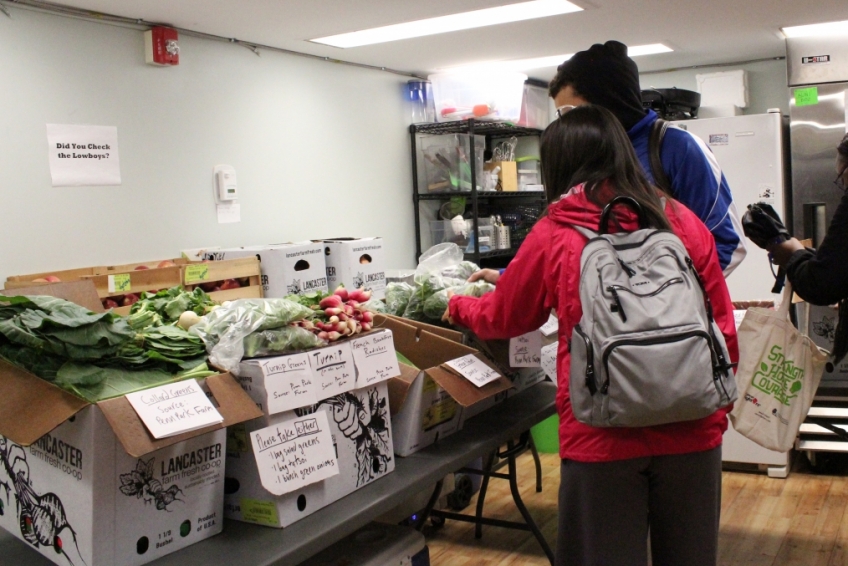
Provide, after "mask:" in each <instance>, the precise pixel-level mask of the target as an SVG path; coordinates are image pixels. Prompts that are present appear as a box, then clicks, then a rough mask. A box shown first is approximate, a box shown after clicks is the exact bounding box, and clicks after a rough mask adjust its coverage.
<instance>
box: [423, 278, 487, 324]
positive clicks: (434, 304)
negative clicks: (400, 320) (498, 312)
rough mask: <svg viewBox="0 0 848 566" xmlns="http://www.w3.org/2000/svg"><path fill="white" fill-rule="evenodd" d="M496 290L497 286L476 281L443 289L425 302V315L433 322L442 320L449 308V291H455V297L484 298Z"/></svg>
mask: <svg viewBox="0 0 848 566" xmlns="http://www.w3.org/2000/svg"><path fill="white" fill-rule="evenodd" d="M494 290H495V286H494V285H492V284H491V283H487V282H486V281H475V282H474V283H466V284H465V285H459V286H456V287H449V288H447V289H442V290H441V291H438V292H437V293H434V294H433V295H431V296H430V297H429V298H428V299H427V300H426V301H424V315H425V316H426V317H427V318H431V319H433V320H441V319H442V315H444V314H445V311H446V310H447V308H448V291H453V294H454V295H464V296H469V297H482V296H483V295H485V294H486V293H491V292H492V291H494Z"/></svg>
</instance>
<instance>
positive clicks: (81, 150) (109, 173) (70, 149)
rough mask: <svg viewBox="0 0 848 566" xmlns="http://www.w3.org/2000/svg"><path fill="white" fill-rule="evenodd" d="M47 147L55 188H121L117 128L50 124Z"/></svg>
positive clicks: (48, 126)
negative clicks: (119, 186) (83, 186)
mask: <svg viewBox="0 0 848 566" xmlns="http://www.w3.org/2000/svg"><path fill="white" fill-rule="evenodd" d="M47 146H48V160H49V162H50V177H51V179H52V180H53V186H54V187H79V186H82V185H88V186H115V185H120V184H121V164H120V161H119V159H118V128H116V127H114V126H75V125H65V124H47Z"/></svg>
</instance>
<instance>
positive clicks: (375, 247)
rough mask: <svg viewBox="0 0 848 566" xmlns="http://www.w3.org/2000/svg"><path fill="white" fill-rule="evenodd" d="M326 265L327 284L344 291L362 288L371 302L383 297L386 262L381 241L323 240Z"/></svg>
mask: <svg viewBox="0 0 848 566" xmlns="http://www.w3.org/2000/svg"><path fill="white" fill-rule="evenodd" d="M322 244H323V245H324V261H325V262H326V264H327V284H328V285H329V287H330V289H331V290H334V289H335V288H336V287H338V286H339V285H344V286H345V288H347V289H359V288H361V287H362V288H365V289H366V290H370V291H371V292H372V295H371V297H372V298H374V299H383V298H385V296H386V262H385V256H384V254H383V239H382V238H332V239H329V240H322Z"/></svg>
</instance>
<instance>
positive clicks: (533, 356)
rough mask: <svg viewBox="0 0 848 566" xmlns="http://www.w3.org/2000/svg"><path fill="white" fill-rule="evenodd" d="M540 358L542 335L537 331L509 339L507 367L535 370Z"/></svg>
mask: <svg viewBox="0 0 848 566" xmlns="http://www.w3.org/2000/svg"><path fill="white" fill-rule="evenodd" d="M541 357H542V333H541V332H539V331H538V330H534V331H532V332H528V333H527V334H522V335H521V336H517V337H515V338H510V339H509V365H510V367H514V368H537V367H539V365H540V363H541Z"/></svg>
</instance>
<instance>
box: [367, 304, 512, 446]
mask: <svg viewBox="0 0 848 566" xmlns="http://www.w3.org/2000/svg"><path fill="white" fill-rule="evenodd" d="M374 320H375V328H389V329H391V331H392V333H393V334H394V341H395V349H396V350H397V351H398V352H400V353H401V354H402V355H404V356H405V357H406V358H407V359H409V361H411V362H412V363H413V364H415V366H416V367H410V366H408V365H406V364H400V366H401V375H400V377H397V378H394V379H390V380H389V402H390V406H391V410H392V434H393V436H394V442H395V453H396V454H397V455H399V456H408V455H410V454H413V453H415V452H417V451H418V450H421V449H422V448H424V447H426V446H429V445H431V444H433V443H434V442H436V441H437V440H438V439H439V438H443V437H445V436H448V435H449V434H453V433H454V432H456V431H457V430H460V428H461V425H462V418H463V417H462V415H463V411H464V410H467V408H468V407H472V406H474V405H475V404H477V403H481V402H487V400H488V399H490V398H493V397H495V396H497V395H499V394H505V392H506V390H507V389H509V387H510V382H509V380H507V379H506V378H505V377H503V376H501V377H499V378H498V379H497V380H495V381H493V382H491V383H488V384H486V385H484V386H483V387H477V386H475V385H474V384H472V383H471V382H470V381H468V380H467V379H465V378H464V377H460V376H459V375H457V374H455V373H454V372H453V371H451V370H448V369H447V368H446V367H444V366H443V365H442V364H444V363H445V362H448V361H450V360H454V359H456V358H461V357H463V356H466V355H469V354H474V355H477V356H478V357H479V355H478V352H477V351H476V350H474V349H473V348H469V347H468V346H464V345H462V344H461V337H462V335H461V334H460V333H458V332H455V331H453V330H448V329H439V332H440V333H441V335H437V334H434V333H432V332H429V331H428V330H427V328H428V327H432V325H429V324H425V323H413V321H409V322H411V323H412V324H407V321H406V320H404V319H399V318H396V317H391V316H378V317H375V319H374ZM416 325H418V326H416ZM434 328H438V327H434ZM451 338H454V339H451ZM481 359H483V358H481ZM484 362H485V360H484ZM416 368H418V369H416Z"/></svg>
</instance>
